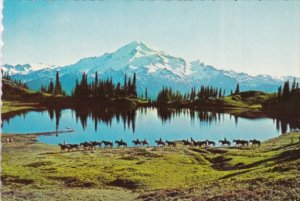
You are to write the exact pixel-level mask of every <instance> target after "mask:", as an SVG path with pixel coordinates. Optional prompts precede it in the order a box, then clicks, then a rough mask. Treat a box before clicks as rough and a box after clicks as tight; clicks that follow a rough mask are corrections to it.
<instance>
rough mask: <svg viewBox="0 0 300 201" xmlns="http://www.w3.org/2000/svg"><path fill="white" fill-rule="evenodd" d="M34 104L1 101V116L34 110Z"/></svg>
mask: <svg viewBox="0 0 300 201" xmlns="http://www.w3.org/2000/svg"><path fill="white" fill-rule="evenodd" d="M37 107H38V105H37V104H36V103H22V102H19V101H5V100H4V101H2V108H1V114H7V113H13V112H19V111H24V110H31V109H36V108H37Z"/></svg>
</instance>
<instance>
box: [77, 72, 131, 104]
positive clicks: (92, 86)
mask: <svg viewBox="0 0 300 201" xmlns="http://www.w3.org/2000/svg"><path fill="white" fill-rule="evenodd" d="M136 88H137V84H136V73H134V74H133V77H132V78H131V77H127V75H125V76H124V83H123V85H121V83H120V82H118V83H117V84H114V83H113V80H112V77H110V78H107V79H106V80H104V79H100V78H99V75H98V72H95V78H94V80H93V81H92V82H91V83H89V82H88V78H87V74H86V73H85V72H84V73H83V74H82V78H81V81H80V82H79V81H78V79H76V83H75V88H74V89H73V90H72V92H71V94H72V97H76V98H88V97H94V98H98V99H100V100H110V99H114V98H124V97H131V98H136V97H137V90H136Z"/></svg>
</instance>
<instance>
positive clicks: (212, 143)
mask: <svg viewBox="0 0 300 201" xmlns="http://www.w3.org/2000/svg"><path fill="white" fill-rule="evenodd" d="M206 144H207V146H210V145H212V146H213V147H214V146H216V143H215V142H214V141H209V140H206Z"/></svg>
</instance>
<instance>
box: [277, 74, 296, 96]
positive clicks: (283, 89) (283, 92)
mask: <svg viewBox="0 0 300 201" xmlns="http://www.w3.org/2000/svg"><path fill="white" fill-rule="evenodd" d="M295 93H299V83H298V82H296V78H294V80H293V82H292V85H291V86H290V82H289V81H288V80H287V81H285V82H284V84H283V86H279V87H278V90H277V97H278V99H281V98H283V99H284V98H288V97H289V96H290V95H293V94H295Z"/></svg>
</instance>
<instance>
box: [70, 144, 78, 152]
mask: <svg viewBox="0 0 300 201" xmlns="http://www.w3.org/2000/svg"><path fill="white" fill-rule="evenodd" d="M68 146H69V148H68V151H69V150H71V151H73V149H75V151H79V145H78V144H68Z"/></svg>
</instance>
